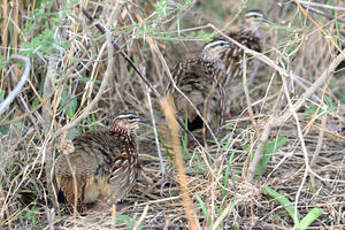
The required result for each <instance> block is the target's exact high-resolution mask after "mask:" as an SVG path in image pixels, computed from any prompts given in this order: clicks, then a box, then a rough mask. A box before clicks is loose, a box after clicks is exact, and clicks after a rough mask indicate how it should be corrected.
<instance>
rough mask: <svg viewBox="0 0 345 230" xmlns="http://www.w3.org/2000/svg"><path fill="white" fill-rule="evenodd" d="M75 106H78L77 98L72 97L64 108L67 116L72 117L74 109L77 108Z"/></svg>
mask: <svg viewBox="0 0 345 230" xmlns="http://www.w3.org/2000/svg"><path fill="white" fill-rule="evenodd" d="M69 96H70V95H69ZM77 106H78V101H77V98H73V99H72V101H71V102H70V103H69V105H68V107H67V109H66V114H67V116H68V117H69V118H72V117H73V116H74V114H75V111H76V110H77Z"/></svg>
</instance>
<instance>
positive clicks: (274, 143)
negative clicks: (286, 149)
mask: <svg viewBox="0 0 345 230" xmlns="http://www.w3.org/2000/svg"><path fill="white" fill-rule="evenodd" d="M286 142H287V138H286V137H283V136H280V137H278V138H276V139H275V140H271V141H268V142H267V144H266V146H265V149H264V156H263V157H262V159H261V160H260V162H259V164H258V167H257V168H256V172H255V175H256V176H257V177H260V176H261V175H262V174H263V173H264V171H265V168H266V166H267V164H268V163H269V162H270V160H271V158H272V155H273V154H274V153H275V152H276V151H277V149H278V148H280V147H282V146H283V145H285V144H286Z"/></svg>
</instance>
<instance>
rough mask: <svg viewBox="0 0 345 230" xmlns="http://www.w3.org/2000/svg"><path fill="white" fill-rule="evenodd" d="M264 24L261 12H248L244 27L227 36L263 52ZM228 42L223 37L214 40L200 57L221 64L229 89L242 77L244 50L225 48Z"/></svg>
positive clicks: (203, 50) (232, 47) (233, 46)
mask: <svg viewBox="0 0 345 230" xmlns="http://www.w3.org/2000/svg"><path fill="white" fill-rule="evenodd" d="M263 22H265V16H264V14H263V13H262V12H261V11H260V10H250V11H247V12H246V13H245V14H244V23H243V25H241V26H239V27H238V28H234V29H232V30H231V31H229V32H227V33H226V35H227V36H228V37H231V38H232V39H234V40H236V41H238V42H239V43H241V44H242V45H244V46H246V47H248V48H249V49H252V50H255V51H257V52H261V51H262V37H263V36H262V33H261V29H260V27H261V25H262V24H263ZM226 42H229V41H228V40H227V39H226V38H223V37H215V38H213V40H212V41H211V42H209V43H207V44H205V45H204V47H203V48H202V51H201V54H200V57H201V59H203V60H205V61H218V62H220V63H221V65H222V67H223V68H224V72H225V76H226V77H225V78H224V79H223V81H224V82H223V85H224V87H226V88H227V87H228V86H229V83H230V82H231V80H232V79H234V78H237V77H238V76H241V75H242V66H241V62H242V58H243V50H242V49H241V48H239V47H237V46H235V45H227V46H224V43H226ZM219 46H221V47H219ZM216 51H218V53H217V52H216ZM248 64H250V62H249V63H248Z"/></svg>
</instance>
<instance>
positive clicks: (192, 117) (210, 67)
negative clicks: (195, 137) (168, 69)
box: [168, 58, 224, 131]
mask: <svg viewBox="0 0 345 230" xmlns="http://www.w3.org/2000/svg"><path fill="white" fill-rule="evenodd" d="M222 74H223V72H222V71H220V69H219V68H217V63H215V62H211V61H204V60H202V59H200V58H196V59H190V60H187V61H184V62H180V63H179V64H177V65H176V67H175V68H174V70H173V71H172V76H173V79H174V82H175V84H176V87H177V88H179V89H180V90H181V91H182V92H183V93H184V94H185V96H186V97H188V99H189V100H190V101H191V102H192V103H193V105H194V106H195V107H196V108H197V109H198V110H199V112H200V114H202V115H204V114H203V113H204V109H206V116H205V117H204V118H205V119H206V121H207V122H208V124H209V125H210V126H211V128H212V129H213V130H217V129H218V128H219V127H220V125H221V124H222V121H223V104H224V103H223V100H224V89H223V87H222V85H221V83H220V79H221V78H222V77H223V76H222ZM168 92H169V93H171V94H172V95H173V97H174V101H175V105H176V113H177V116H178V117H179V118H180V119H181V120H183V121H184V120H185V117H186V114H187V116H188V117H187V118H188V129H189V130H190V131H194V130H197V129H200V128H202V127H203V122H202V120H201V118H200V117H199V116H198V115H197V113H196V111H195V109H194V108H193V107H192V105H191V104H190V103H189V102H188V100H187V99H186V97H185V96H183V95H182V94H181V93H179V92H177V90H176V89H175V87H174V86H173V84H172V83H170V85H169V86H168Z"/></svg>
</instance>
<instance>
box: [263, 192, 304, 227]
mask: <svg viewBox="0 0 345 230" xmlns="http://www.w3.org/2000/svg"><path fill="white" fill-rule="evenodd" d="M264 190H265V191H266V192H267V193H268V195H270V196H271V197H273V198H274V199H275V200H277V201H278V202H279V203H280V204H281V205H282V206H283V207H284V209H285V210H286V211H287V212H288V213H289V215H290V216H291V218H292V219H293V220H294V222H295V223H297V224H299V218H298V216H299V215H298V213H297V220H295V217H296V215H295V207H294V205H293V204H292V203H291V201H289V200H288V199H287V198H286V197H284V196H283V195H281V194H280V193H278V192H277V191H275V190H273V189H271V188H270V187H268V186H264Z"/></svg>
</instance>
